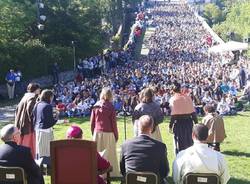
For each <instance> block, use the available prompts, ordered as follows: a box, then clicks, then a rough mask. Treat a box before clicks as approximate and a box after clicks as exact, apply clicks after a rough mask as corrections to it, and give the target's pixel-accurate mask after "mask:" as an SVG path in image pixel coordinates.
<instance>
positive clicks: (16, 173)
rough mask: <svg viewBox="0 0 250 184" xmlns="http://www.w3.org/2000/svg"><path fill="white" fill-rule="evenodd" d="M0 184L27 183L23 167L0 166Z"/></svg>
mask: <svg viewBox="0 0 250 184" xmlns="http://www.w3.org/2000/svg"><path fill="white" fill-rule="evenodd" d="M0 184H27V179H26V176H25V172H24V170H23V168H21V167H3V166H0Z"/></svg>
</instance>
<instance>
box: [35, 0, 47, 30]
mask: <svg viewBox="0 0 250 184" xmlns="http://www.w3.org/2000/svg"><path fill="white" fill-rule="evenodd" d="M36 5H37V28H38V30H39V31H43V30H44V27H45V26H44V24H43V23H44V22H45V20H46V18H47V17H46V16H45V15H41V12H40V10H41V9H44V3H42V0H36Z"/></svg>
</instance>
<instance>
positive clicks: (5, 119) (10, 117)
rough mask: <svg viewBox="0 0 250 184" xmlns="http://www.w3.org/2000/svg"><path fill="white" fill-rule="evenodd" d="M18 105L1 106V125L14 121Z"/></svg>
mask: <svg viewBox="0 0 250 184" xmlns="http://www.w3.org/2000/svg"><path fill="white" fill-rule="evenodd" d="M15 109H16V105H11V106H5V107H0V126H2V124H6V123H9V122H13V121H14V117H15V115H14V114H15Z"/></svg>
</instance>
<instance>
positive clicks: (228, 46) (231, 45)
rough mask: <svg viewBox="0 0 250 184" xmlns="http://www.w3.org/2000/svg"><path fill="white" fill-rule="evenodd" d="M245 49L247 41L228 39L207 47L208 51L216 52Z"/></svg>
mask: <svg viewBox="0 0 250 184" xmlns="http://www.w3.org/2000/svg"><path fill="white" fill-rule="evenodd" d="M247 49H248V44H247V43H242V42H236V41H229V42H227V43H222V44H219V45H216V46H213V47H211V48H210V49H209V52H214V53H218V52H230V51H236V50H247Z"/></svg>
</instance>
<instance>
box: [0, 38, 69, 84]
mask: <svg viewBox="0 0 250 184" xmlns="http://www.w3.org/2000/svg"><path fill="white" fill-rule="evenodd" d="M54 62H57V63H58V65H59V67H60V70H61V71H65V70H70V69H73V52H72V48H71V47H61V46H50V47H46V46H45V45H42V44H41V42H40V41H39V40H32V41H28V42H26V43H25V44H22V43H21V42H19V41H13V42H10V43H7V44H0V84H3V83H5V76H6V73H7V72H8V70H9V69H10V68H13V69H20V70H21V71H22V73H23V77H24V78H23V79H24V80H28V79H32V78H35V77H39V76H42V75H47V74H50V69H51V66H52V65H53V63H54Z"/></svg>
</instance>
